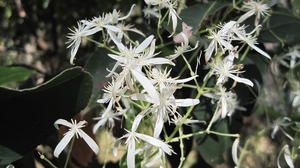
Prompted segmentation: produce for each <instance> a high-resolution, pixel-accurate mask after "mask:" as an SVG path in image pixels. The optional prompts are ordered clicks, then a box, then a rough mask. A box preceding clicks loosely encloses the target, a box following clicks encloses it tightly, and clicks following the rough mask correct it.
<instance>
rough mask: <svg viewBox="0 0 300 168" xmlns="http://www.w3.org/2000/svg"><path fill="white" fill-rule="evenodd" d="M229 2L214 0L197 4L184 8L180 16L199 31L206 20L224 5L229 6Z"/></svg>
mask: <svg viewBox="0 0 300 168" xmlns="http://www.w3.org/2000/svg"><path fill="white" fill-rule="evenodd" d="M229 4H230V3H228V2H224V1H222V2H219V1H214V2H210V3H208V4H200V3H199V4H196V5H194V6H191V7H188V8H186V9H184V10H182V12H181V14H180V17H181V18H182V21H183V22H185V23H186V24H188V25H189V26H191V27H193V31H197V30H198V29H199V28H201V27H202V26H203V25H202V24H203V22H204V20H205V19H206V18H207V17H208V16H209V15H212V14H214V13H216V12H218V11H219V10H221V9H223V8H224V7H226V6H228V5H229Z"/></svg>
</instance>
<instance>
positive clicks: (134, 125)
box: [131, 110, 146, 132]
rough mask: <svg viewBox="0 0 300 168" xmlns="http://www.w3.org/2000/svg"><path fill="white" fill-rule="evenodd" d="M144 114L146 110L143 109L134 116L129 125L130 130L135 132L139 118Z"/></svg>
mask: <svg viewBox="0 0 300 168" xmlns="http://www.w3.org/2000/svg"><path fill="white" fill-rule="evenodd" d="M145 114H146V111H145V110H144V111H142V112H141V113H139V114H138V115H137V116H136V117H135V119H134V121H133V123H132V126H131V131H132V132H135V131H136V130H137V128H138V126H139V125H140V122H141V120H142V119H143V118H144V117H145Z"/></svg>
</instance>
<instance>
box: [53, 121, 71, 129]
mask: <svg viewBox="0 0 300 168" xmlns="http://www.w3.org/2000/svg"><path fill="white" fill-rule="evenodd" d="M58 125H64V126H67V127H70V128H71V127H72V126H73V125H72V123H70V122H69V121H67V120H64V119H58V120H56V121H55V122H54V127H55V128H56V129H59V127H58Z"/></svg>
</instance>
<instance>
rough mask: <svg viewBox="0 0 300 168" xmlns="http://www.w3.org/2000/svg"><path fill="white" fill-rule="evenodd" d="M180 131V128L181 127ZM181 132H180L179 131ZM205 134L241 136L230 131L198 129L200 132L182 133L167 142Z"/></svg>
mask: <svg viewBox="0 0 300 168" xmlns="http://www.w3.org/2000/svg"><path fill="white" fill-rule="evenodd" d="M179 131H180V129H179ZM179 134H180V132H179ZM203 134H214V135H220V136H226V137H236V138H238V137H240V135H239V134H228V133H223V132H217V131H209V130H204V131H198V132H195V133H191V134H182V135H181V136H179V137H175V138H172V139H171V140H170V141H167V142H178V141H180V140H181V139H187V138H190V137H193V136H197V135H203Z"/></svg>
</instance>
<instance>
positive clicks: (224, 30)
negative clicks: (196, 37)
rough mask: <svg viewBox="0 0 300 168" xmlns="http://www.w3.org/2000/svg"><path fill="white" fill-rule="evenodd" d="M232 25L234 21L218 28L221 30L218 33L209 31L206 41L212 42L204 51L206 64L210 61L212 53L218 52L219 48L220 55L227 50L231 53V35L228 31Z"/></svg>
mask: <svg viewBox="0 0 300 168" xmlns="http://www.w3.org/2000/svg"><path fill="white" fill-rule="evenodd" d="M234 24H235V22H234V21H230V22H228V23H226V24H224V25H223V26H220V27H221V29H220V30H219V31H217V32H216V31H210V35H209V36H208V39H211V40H212V41H211V42H210V44H209V45H208V47H207V48H206V49H205V61H206V62H208V61H209V60H210V58H211V56H212V54H213V52H215V53H217V52H218V49H219V48H220V49H221V51H222V53H225V52H226V51H227V50H229V51H231V50H232V49H233V48H234V47H233V46H232V44H231V35H230V34H229V33H230V32H229V30H230V29H231V27H232V26H233V25H234Z"/></svg>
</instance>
